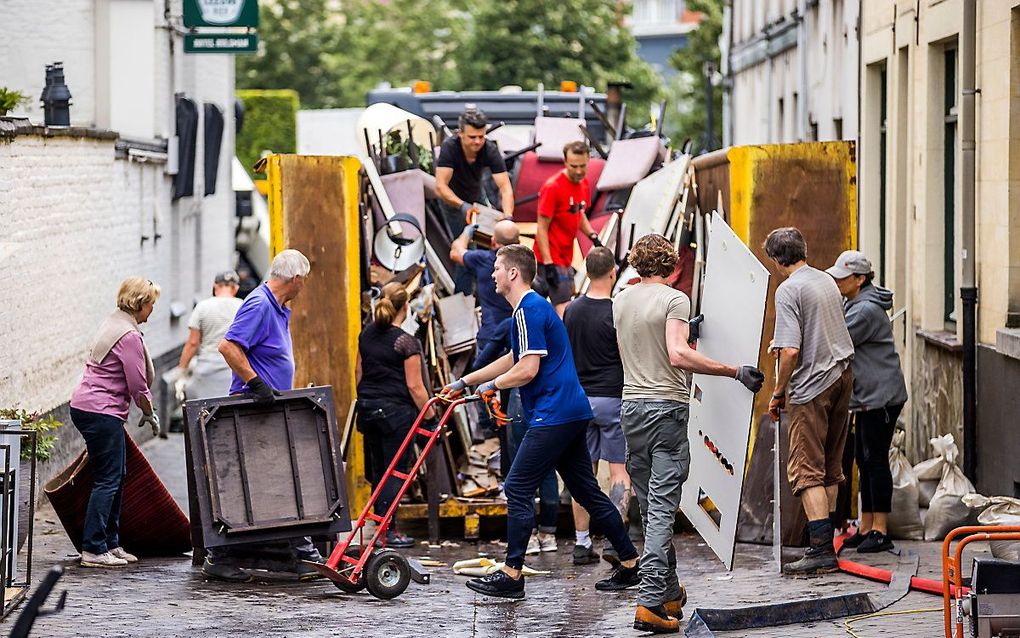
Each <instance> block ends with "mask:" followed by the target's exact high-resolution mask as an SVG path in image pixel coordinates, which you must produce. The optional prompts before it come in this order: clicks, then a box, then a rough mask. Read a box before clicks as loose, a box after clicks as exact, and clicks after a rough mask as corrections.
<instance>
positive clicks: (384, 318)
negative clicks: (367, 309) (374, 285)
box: [373, 281, 407, 328]
mask: <svg viewBox="0 0 1020 638" xmlns="http://www.w3.org/2000/svg"><path fill="white" fill-rule="evenodd" d="M405 305H407V291H406V290H404V286H402V285H401V284H398V283H397V282H395V281H391V282H390V283H388V284H386V285H385V286H383V289H382V298H380V299H379V301H377V302H375V317H373V320H374V322H375V325H376V327H377V328H384V327H386V326H388V325H390V324H391V323H393V320H394V319H395V318H396V317H397V315H398V314H400V311H401V310H403V308H404V306H405Z"/></svg>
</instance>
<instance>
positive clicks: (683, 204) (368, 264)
mask: <svg viewBox="0 0 1020 638" xmlns="http://www.w3.org/2000/svg"><path fill="white" fill-rule="evenodd" d="M376 106H379V107H380V108H379V110H378V113H374V112H373V109H375V108H376ZM579 108H586V107H585V104H584V102H583V100H582V101H580V102H579ZM587 108H589V109H593V110H594V111H595V114H596V115H597V116H598V117H599V118H601V119H602V120H603V121H605V122H606V124H609V122H608V120H606V118H605V114H603V113H602V112H601V111H600V110H599V109H598V106H597V105H596V104H595V103H594V102H589V103H588V107H587ZM589 115H590V110H589V112H588V113H587V114H581V117H578V118H572V117H547V116H543V115H541V114H539V115H537V117H536V118H535V122H534V126H533V127H532V131H531V133H532V135H531V137H530V139H528V138H527V137H526V136H524V137H523V138H522V136H521V135H519V133H520V132H519V131H515V133H517V135H509V134H506V133H507V132H506V131H504V130H501V128H500V126H501V125H500V124H496V125H494V126H492V127H491V128H490V135H489V137H490V139H493V140H495V141H496V142H497V144H498V145H499V147H500V151H501V152H502V153H503V155H504V158H505V161H506V162H507V166H508V169H509V172H510V175H511V181H512V184H513V186H514V196H515V200H516V203H515V208H514V212H513V217H512V218H513V220H514V221H515V222H516V223H517V225H518V228H519V230H520V232H521V243H522V244H525V245H528V246H533V245H534V237H535V234H536V232H537V194H538V190H539V189H540V188H541V186H542V184H544V183H545V181H546V180H548V179H549V178H551V177H553V176H555V175H556V174H557V173H558V172H559V171H560V170H562V168H563V156H562V149H563V146H564V144H566V143H567V142H572V141H583V142H586V143H589V145H590V146H591V148H592V149H593V156H592V158H591V159H590V162H589V167H588V180H589V182H590V183H591V185H592V191H593V192H592V200H591V201H592V204H591V206H589V208H588V211H589V213H588V214H589V220H590V222H591V224H592V227H593V228H594V229H595V230H596V232H598V233H599V239H600V241H601V243H602V244H603V245H604V246H606V247H608V248H609V249H610V250H612V251H613V252H614V253H615V254H616V256H617V258H618V262H619V263H621V264H624V263H625V259H626V256H627V253H628V252H629V249H630V247H631V246H632V245H633V244H634V242H635V241H636V240H637V239H639V238H640V237H642V236H644V235H647V234H650V233H659V234H662V235H664V236H666V237H667V238H669V239H671V240H672V241H673V242H674V243H675V245H676V247H677V248H678V250H679V252H680V254H681V263H680V266H679V267H678V269H677V272H676V273H674V276H673V280H672V281H673V285H675V286H676V287H677V288H680V289H682V290H685V291H686V292H687V293H688V294H689V295H690V296H691V298H692V299H697V281H698V280H699V277H698V275H697V271H698V269H699V268H700V267H701V262H702V260H701V259H699V256H700V255H701V254H702V253H701V250H702V249H701V246H700V243H701V242H700V239H701V238H702V237H703V236H705V235H706V234H707V233H705V232H704V228H703V224H704V221H703V219H704V216H703V215H700V214H697V213H698V212H699V211H698V208H697V201H696V200H697V198H696V193H695V185H694V169H693V167H692V165H691V157H690V155H689V154H688V153H687V149H686V148H685V149H684V150H683V151H680V152H674V151H672V150H671V149H670V147H669V141H668V140H667V139H665V138H664V137H663V136H662V134H661V121H660V122H659V123H658V128H651V127H646V129H645V130H641V131H632V130H629V129H627V128H626V127H625V126H623V125H622V124H621V125H618V126H606V130H607V131H608V137H609V139H608V140H606V141H605V142H603V143H600V141H599V140H595V139H594V138H593V136H592V135H591V133H590V132H588V130H587V129H586V127H585V122H586V121H587V120H586V117H588V116H589ZM438 124H439V126H438V127H436V126H433V123H432V122H429V121H427V120H425V119H423V118H421V117H418V116H415V115H413V114H411V113H407V112H405V111H401V110H400V109H396V108H395V107H393V106H391V105H388V104H384V105H375V106H372V107H369V108H368V109H367V110H366V111H365V114H364V115H363V116H362V118H361V121H360V122H359V126H360V127H361V130H360V131H359V136H358V137H359V139H361V140H363V142H364V150H365V154H366V156H367V158H366V160H365V161H364V162H363V166H364V171H363V174H362V180H363V182H362V188H361V190H360V192H361V194H362V195H361V197H362V201H361V202H360V210H361V213H362V215H361V224H362V228H361V231H362V237H363V242H362V246H361V254H362V260H363V264H362V265H363V272H365V273H368V281H365V282H364V284H366V286H365V287H366V288H367V289H368V290H369V291H370V292H368V293H366V294H365V296H364V301H363V311H364V313H363V318H364V320H365V321H368V320H369V318H370V317H371V312H372V309H373V307H374V301H375V299H376V298H377V297H378V294H379V290H380V289H381V287H382V286H383V285H385V284H386V283H389V282H391V281H397V282H400V283H401V284H403V285H404V286H405V288H406V289H407V291H408V293H409V296H410V298H411V300H412V301H411V310H412V311H411V312H409V314H408V318H407V320H406V323H405V324H404V325H403V326H402V327H403V328H404V329H405V330H406V331H407V332H408V333H410V334H413V335H415V336H417V337H418V338H419V339H420V341H421V343H422V344H423V347H424V358H425V366H426V368H427V374H428V378H429V379H430V381H431V387H432V388H440V387H442V386H443V385H445V384H446V383H448V382H449V381H451V380H453V379H456V378H458V377H460V376H462V375H463V374H464V372H465V370H466V369H467V367H468V365H469V364H470V362H471V360H472V358H473V356H474V346H475V337H476V334H477V332H478V328H479V324H480V313H479V310H478V308H477V307H476V300H475V297H474V296H472V295H466V294H462V293H459V292H458V293H455V292H454V281H453V277H452V273H453V271H454V264H453V262H452V261H451V259H450V246H451V243H452V241H453V240H454V239H455V238H454V237H453V236H452V233H451V232H450V228H449V227H448V226H447V224H446V221H445V219H444V217H443V215H442V214H441V211H440V208H439V205H438V195H437V192H436V182H435V177H434V166H435V161H434V156H435V153H436V152H438V147H439V144H440V143H441V141H442V137H443V136H444V135H449V134H450V133H449V131H448V129H446V127H445V126H443V125H442V123H441V122H438ZM603 144H606V145H607V146H608V151H606V150H603ZM483 186H484V187H485V188H486V191H487V192H492V193H493V194H495V192H496V189H495V185H494V184H493V183H492V180H491V176H488V177H487V180H486V182H485V183H484V184H483ZM498 199H499V198H498V197H495V196H493V197H489V200H490V201H498ZM481 209H482V210H483V211H485V215H487V217H486V216H483V218H482V219H479V220H478V222H479V229H478V230H477V231H476V234H475V241H476V244H477V246H478V247H479V248H485V247H488V236H487V235H486V231H488V232H489V233H491V225H492V224H493V223H494V222H495V221H496V220H497V219H498V216H500V215H501V213H500V212H499V211H498V210H494V209H491V208H488V207H481ZM591 247H592V243H591V241H590V240H589V239H588V238H587V237H583V236H581V235H580V234H579V236H578V247H577V248H576V249H575V260H574V261H575V269H576V270H577V273H578V274H577V280H576V282H575V284H576V288H577V290H578V292H583V291H584V290H585V289H586V274H585V269H584V261H583V258H584V255H586V254H587V252H588V251H589V250H590V249H591ZM636 279H637V274H636V273H634V272H632V271H631V270H629V269H627V268H625V269H624V270H623V272H622V273H621V276H620V282H619V286H620V287H624V286H626V285H629V284H630V283H632V282H633V281H635V280H636ZM692 287H693V288H694V290H693V291H692ZM692 293H693V294H692ZM481 411H482V410H481V409H475V408H474V406H469V407H464V406H462V407H461V408H460V409H458V410H457V412H456V413H455V419H454V422H453V423H451V424H450V427H449V428H448V430H447V433H446V435H445V436H444V437H443V438H442V450H443V454H442V456H443V457H444V460H445V463H444V470H443V472H444V476H443V477H438V478H439V480H440V483H441V485H442V489H441V492H442V493H444V494H447V495H449V496H450V497H453V498H461V499H473V498H479V497H495V496H497V495H498V494H499V491H500V471H499V470H500V467H499V465H500V449H499V440H498V439H497V438H495V437H493V436H492V432H491V430H489V431H484V432H483V430H486V429H487V428H486V427H485V426H484V425H483V423H484V422H485V421H486V420H485V419H484V418H483V417H482V414H481ZM416 492H417V493H418V494H424V493H426V492H425V489H424V487H423V486H419V487H418V489H417V490H416Z"/></svg>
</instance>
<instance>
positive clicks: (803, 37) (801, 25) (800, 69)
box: [794, 0, 808, 142]
mask: <svg viewBox="0 0 1020 638" xmlns="http://www.w3.org/2000/svg"><path fill="white" fill-rule="evenodd" d="M807 11H808V8H807V0H800V1H799V2H798V3H797V85H798V87H799V88H798V93H799V95H798V96H797V112H796V113H795V114H794V117H796V118H797V127H796V139H797V141H798V142H805V141H807V132H808V121H807V120H808V30H807V29H808V25H807Z"/></svg>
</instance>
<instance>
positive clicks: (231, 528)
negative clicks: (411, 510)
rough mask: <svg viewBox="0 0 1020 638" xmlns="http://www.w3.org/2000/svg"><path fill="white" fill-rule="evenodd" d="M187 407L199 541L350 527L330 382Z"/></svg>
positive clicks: (215, 543) (209, 543) (213, 543)
mask: <svg viewBox="0 0 1020 638" xmlns="http://www.w3.org/2000/svg"><path fill="white" fill-rule="evenodd" d="M184 415H185V421H186V424H187V426H186V432H185V434H186V439H187V457H188V459H187V460H188V489H189V493H190V497H191V498H190V501H191V517H192V540H193V543H194V545H195V547H196V549H197V548H202V547H219V546H225V545H237V544H242V543H253V542H266V541H276V540H284V539H288V538H293V537H296V536H334V535H336V534H337V533H339V532H343V531H349V530H350V529H351V524H350V513H349V511H348V506H347V494H346V489H345V479H344V473H343V466H342V464H341V461H340V444H339V430H338V428H337V421H336V412H335V408H334V403H333V390H332V388H331V387H329V386H321V387H313V388H304V389H301V390H289V391H287V392H284V393H282V396H280V397H278V398H277V401H276V403H275V404H274V405H272V406H270V407H258V406H255V405H254V404H253V403H252V401H251V400H250V399H247V398H245V397H240V396H234V397H220V398H213V399H200V400H196V401H188V402H187V403H186V404H185V406H184Z"/></svg>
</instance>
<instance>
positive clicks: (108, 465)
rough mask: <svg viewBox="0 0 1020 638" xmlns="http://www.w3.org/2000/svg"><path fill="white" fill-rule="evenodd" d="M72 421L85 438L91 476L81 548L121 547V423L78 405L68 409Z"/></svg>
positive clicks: (100, 550)
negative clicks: (91, 481)
mask: <svg viewBox="0 0 1020 638" xmlns="http://www.w3.org/2000/svg"><path fill="white" fill-rule="evenodd" d="M71 421H72V422H73V423H74V427H76V428H77V429H78V431H79V432H81V435H82V437H83V438H84V439H85V449H87V450H88V453H89V466H90V467H91V468H92V477H93V484H92V495H91V496H89V505H88V509H86V510H85V531H84V534H83V535H82V542H81V548H82V551H86V552H91V553H93V554H102V553H104V552H108V551H110V550H111V549H113V548H115V547H120V499H121V494H122V493H123V491H124V475H125V474H126V471H127V458H126V454H127V446H126V442H125V439H124V437H125V436H127V435H126V434H125V433H124V422H123V421H121V420H120V419H118V418H117V417H115V416H110V415H108V414H97V413H95V412H85V411H84V410H78V409H77V408H71Z"/></svg>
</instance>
